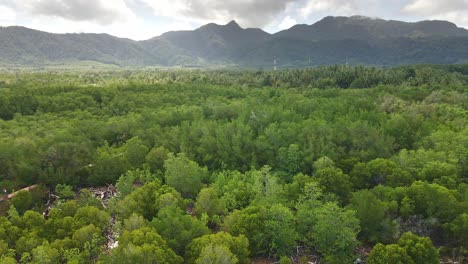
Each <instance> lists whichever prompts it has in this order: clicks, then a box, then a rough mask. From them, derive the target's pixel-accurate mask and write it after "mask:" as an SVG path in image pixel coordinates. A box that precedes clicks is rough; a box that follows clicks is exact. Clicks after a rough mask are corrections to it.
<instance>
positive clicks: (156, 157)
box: [145, 147, 170, 173]
mask: <svg viewBox="0 0 468 264" xmlns="http://www.w3.org/2000/svg"><path fill="white" fill-rule="evenodd" d="M169 153H170V151H169V150H167V149H166V148H164V147H157V148H153V149H151V150H150V151H149V153H148V154H147V155H146V157H145V161H146V164H148V166H149V168H150V169H151V171H152V172H154V173H156V172H158V171H161V172H162V171H163V170H164V161H165V160H166V159H168V158H169Z"/></svg>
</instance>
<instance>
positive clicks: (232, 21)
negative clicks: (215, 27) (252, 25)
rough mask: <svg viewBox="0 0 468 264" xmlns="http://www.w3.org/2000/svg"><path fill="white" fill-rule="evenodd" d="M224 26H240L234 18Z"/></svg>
mask: <svg viewBox="0 0 468 264" xmlns="http://www.w3.org/2000/svg"><path fill="white" fill-rule="evenodd" d="M225 26H226V27H229V28H241V27H240V26H239V24H237V22H236V21H235V20H231V21H230V22H229V23H227V24H226V25H225Z"/></svg>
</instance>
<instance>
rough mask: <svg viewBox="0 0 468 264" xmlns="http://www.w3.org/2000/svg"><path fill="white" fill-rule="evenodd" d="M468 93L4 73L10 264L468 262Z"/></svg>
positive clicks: (432, 83) (327, 70)
mask: <svg viewBox="0 0 468 264" xmlns="http://www.w3.org/2000/svg"><path fill="white" fill-rule="evenodd" d="M467 92H468V65H413V66H411V65H410V66H400V67H395V68H376V67H364V66H345V65H336V66H323V67H317V68H310V69H297V70H279V71H270V70H256V71H255V70H251V71H242V70H189V69H180V70H177V69H170V70H163V69H141V70H138V69H120V70H106V71H100V70H97V69H94V70H86V71H85V70H80V71H72V70H66V71H60V70H57V71H40V70H36V71H31V70H21V69H18V70H14V71H13V70H0V188H1V191H2V196H0V262H1V263H6V264H9V263H41V264H47V263H69V264H81V263H100V264H101V263H102V264H106V263H117V264H119V263H134V264H136V263H196V264H215V263H216V264H218V263H220V264H234V263H240V264H242V263H281V264H287V263H301V264H302V263H304V264H306V263H310V262H313V263H331V264H335V263H336V264H338V263H340V264H341V263H368V264H385V263H392V264H398V263H401V264H431V263H434V264H436V263H464V261H468V126H467V123H468V119H467V113H468V93H467ZM28 186H29V187H30V188H28V189H27V190H22V189H23V188H27V187H28ZM99 190H102V191H100V192H99ZM97 193H99V195H97Z"/></svg>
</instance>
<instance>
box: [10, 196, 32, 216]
mask: <svg viewBox="0 0 468 264" xmlns="http://www.w3.org/2000/svg"><path fill="white" fill-rule="evenodd" d="M32 203H33V197H32V194H31V192H28V191H18V192H17V193H16V194H15V196H13V198H11V204H12V205H13V206H14V207H15V208H16V210H18V213H20V214H23V213H24V212H26V210H28V209H30V208H31V206H32Z"/></svg>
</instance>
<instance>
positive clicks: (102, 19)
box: [15, 0, 135, 25]
mask: <svg viewBox="0 0 468 264" xmlns="http://www.w3.org/2000/svg"><path fill="white" fill-rule="evenodd" d="M15 4H16V7H17V9H18V10H25V11H26V12H27V13H28V14H30V15H31V16H33V17H36V16H46V17H60V18H64V19H66V20H71V21H93V22H97V23H99V24H102V25H106V24H111V23H113V22H116V21H125V20H130V19H132V18H134V17H135V15H134V14H133V12H132V11H131V10H130V9H129V8H128V7H127V5H126V4H125V2H124V1H123V0H112V1H108V0H35V1H31V0H16V1H15Z"/></svg>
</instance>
